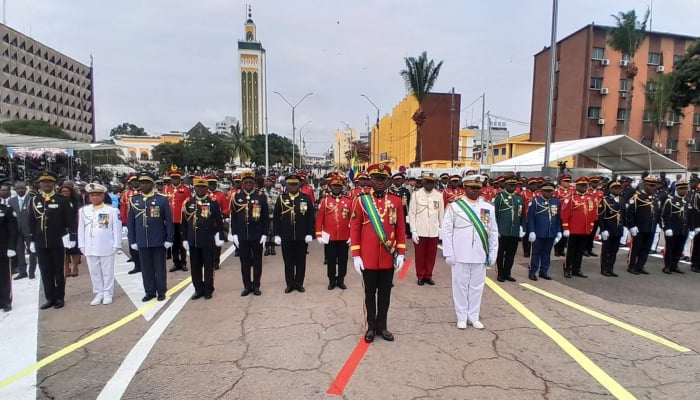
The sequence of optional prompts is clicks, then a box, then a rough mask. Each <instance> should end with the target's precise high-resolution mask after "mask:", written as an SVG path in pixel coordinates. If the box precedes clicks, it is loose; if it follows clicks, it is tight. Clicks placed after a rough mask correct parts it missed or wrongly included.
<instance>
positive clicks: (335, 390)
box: [326, 338, 370, 396]
mask: <svg viewBox="0 0 700 400" xmlns="http://www.w3.org/2000/svg"><path fill="white" fill-rule="evenodd" d="M369 346H370V344H369V343H367V342H365V339H364V338H361V339H360V341H359V342H357V345H356V346H355V350H353V351H352V353H350V357H348V359H347V361H345V364H344V365H343V368H341V369H340V372H338V375H337V376H336V377H335V379H334V380H333V382H332V383H331V385H330V386H329V387H328V390H327V391H326V393H327V394H332V395H335V396H342V394H343V391H344V390H345V385H347V384H348V382H349V381H350V378H352V375H353V374H354V373H355V369H356V368H357V366H358V365H359V364H360V361H362V358H363V357H364V356H365V353H367V349H369Z"/></svg>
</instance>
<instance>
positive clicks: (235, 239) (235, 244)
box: [231, 235, 241, 247]
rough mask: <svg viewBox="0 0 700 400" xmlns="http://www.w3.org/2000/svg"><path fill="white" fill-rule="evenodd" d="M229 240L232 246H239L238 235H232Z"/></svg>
mask: <svg viewBox="0 0 700 400" xmlns="http://www.w3.org/2000/svg"><path fill="white" fill-rule="evenodd" d="M231 241H232V242H233V245H234V246H236V247H241V243H240V241H239V240H238V235H233V238H231Z"/></svg>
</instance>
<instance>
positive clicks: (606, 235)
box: [600, 231, 610, 241]
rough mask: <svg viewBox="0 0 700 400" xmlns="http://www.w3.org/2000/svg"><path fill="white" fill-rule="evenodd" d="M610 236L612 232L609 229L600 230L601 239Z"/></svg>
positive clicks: (606, 238)
mask: <svg viewBox="0 0 700 400" xmlns="http://www.w3.org/2000/svg"><path fill="white" fill-rule="evenodd" d="M609 237H610V232H608V231H603V232H600V240H603V241H605V240H608V238H609Z"/></svg>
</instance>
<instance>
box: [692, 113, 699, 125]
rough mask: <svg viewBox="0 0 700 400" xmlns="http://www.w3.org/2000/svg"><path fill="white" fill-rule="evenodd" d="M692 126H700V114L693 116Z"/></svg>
mask: <svg viewBox="0 0 700 400" xmlns="http://www.w3.org/2000/svg"><path fill="white" fill-rule="evenodd" d="M693 125H695V126H700V114H693Z"/></svg>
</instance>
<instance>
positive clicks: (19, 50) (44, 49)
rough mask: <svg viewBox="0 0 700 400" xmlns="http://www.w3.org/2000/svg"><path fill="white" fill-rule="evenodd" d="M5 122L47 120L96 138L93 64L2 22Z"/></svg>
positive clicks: (0, 78)
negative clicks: (73, 57) (75, 57)
mask: <svg viewBox="0 0 700 400" xmlns="http://www.w3.org/2000/svg"><path fill="white" fill-rule="evenodd" d="M0 68H1V69H0V122H4V121H11V120H39V121H47V122H50V123H51V124H53V125H55V126H57V127H58V128H60V129H62V130H63V131H65V132H66V133H68V134H69V135H70V136H71V137H73V138H75V139H78V140H80V141H84V142H93V141H94V138H95V114H94V109H95V107H94V97H93V80H92V66H87V65H85V64H82V63H80V62H78V61H76V60H74V59H72V58H70V57H68V56H66V55H65V54H62V53H60V52H58V51H56V50H54V49H52V48H50V47H48V46H46V45H44V44H42V43H39V42H37V41H36V40H34V39H32V38H30V37H29V36H26V35H24V34H22V33H20V32H17V31H15V30H14V29H12V28H10V27H8V26H7V25H3V24H0Z"/></svg>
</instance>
